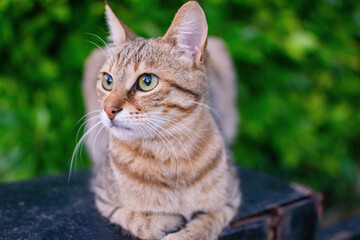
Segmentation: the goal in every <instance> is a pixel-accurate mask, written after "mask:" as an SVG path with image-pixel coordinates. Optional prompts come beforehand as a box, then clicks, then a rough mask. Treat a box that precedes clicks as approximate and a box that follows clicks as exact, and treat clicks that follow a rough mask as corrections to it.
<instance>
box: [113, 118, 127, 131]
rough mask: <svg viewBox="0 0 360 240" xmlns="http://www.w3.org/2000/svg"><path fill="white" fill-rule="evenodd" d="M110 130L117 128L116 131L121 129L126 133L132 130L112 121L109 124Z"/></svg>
mask: <svg viewBox="0 0 360 240" xmlns="http://www.w3.org/2000/svg"><path fill="white" fill-rule="evenodd" d="M110 128H117V129H122V130H127V131H132V129H131V128H130V127H128V126H126V125H124V124H123V123H121V122H119V121H116V120H113V121H111V123H110Z"/></svg>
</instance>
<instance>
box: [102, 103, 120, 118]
mask: <svg viewBox="0 0 360 240" xmlns="http://www.w3.org/2000/svg"><path fill="white" fill-rule="evenodd" d="M104 110H105V112H106V114H107V115H108V117H109V119H110V120H113V119H114V118H115V115H116V114H117V113H118V112H120V111H121V110H122V108H120V107H117V106H110V107H104Z"/></svg>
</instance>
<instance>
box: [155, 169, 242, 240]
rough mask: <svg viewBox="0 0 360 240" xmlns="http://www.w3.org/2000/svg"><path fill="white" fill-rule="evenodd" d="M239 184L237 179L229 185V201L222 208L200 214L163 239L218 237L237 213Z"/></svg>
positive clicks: (212, 239)
mask: <svg viewBox="0 0 360 240" xmlns="http://www.w3.org/2000/svg"><path fill="white" fill-rule="evenodd" d="M231 174H232V175H234V174H235V171H234V170H232V171H231ZM229 175H230V174H229ZM234 176H235V175H234ZM235 179H236V178H235ZM238 186H239V182H238V181H235V182H234V183H233V185H232V186H229V189H228V198H227V202H226V204H225V205H224V206H223V207H222V208H221V209H219V210H217V211H212V212H206V213H200V214H198V215H197V216H196V217H195V218H194V219H193V220H191V221H190V222H188V223H187V224H186V226H185V228H183V229H182V230H180V231H179V232H176V233H171V234H168V235H166V236H165V237H164V238H162V240H192V239H196V240H216V239H218V236H219V234H220V233H221V231H222V230H223V229H224V228H225V227H226V226H228V225H229V223H230V221H231V220H232V219H233V217H234V216H235V214H236V213H237V210H238V207H239V205H240V202H241V193H240V191H239V187H238Z"/></svg>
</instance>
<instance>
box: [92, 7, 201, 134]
mask: <svg viewBox="0 0 360 240" xmlns="http://www.w3.org/2000/svg"><path fill="white" fill-rule="evenodd" d="M106 18H107V23H108V27H109V30H110V40H111V41H112V47H111V49H110V51H111V54H110V56H109V57H108V58H107V60H106V62H105V64H104V65H103V66H102V68H101V70H100V74H99V78H98V81H97V85H96V89H97V95H98V100H99V102H100V106H101V120H102V122H103V124H104V125H105V126H106V127H107V128H108V129H109V131H110V132H111V133H112V134H113V135H114V136H116V137H117V138H119V139H122V140H129V139H141V138H149V137H153V136H156V135H157V136H158V137H160V138H161V136H164V135H168V134H171V131H173V130H174V129H176V128H177V129H178V130H179V131H180V130H181V128H182V127H184V126H185V127H186V125H188V124H190V123H191V121H194V120H195V118H193V120H192V117H191V116H192V115H194V116H195V115H196V112H197V109H198V108H199V102H204V101H205V100H206V97H207V91H208V79H207V73H206V66H205V65H206V42H207V23H206V18H205V14H204V12H203V10H202V9H201V7H200V6H199V4H198V3H196V2H195V1H190V2H187V3H185V4H184V5H183V6H182V7H181V8H180V9H179V11H178V12H177V14H176V15H175V18H174V20H173V22H172V24H171V26H170V28H169V29H168V31H167V32H166V34H165V35H164V36H163V37H159V38H156V39H143V38H140V37H137V36H136V35H135V34H134V33H132V32H131V30H129V28H128V27H126V26H125V25H124V24H123V23H122V22H121V21H120V20H119V19H118V18H117V17H116V16H115V14H114V13H113V12H112V10H111V9H110V7H109V6H108V5H106ZM186 121H187V122H186ZM176 125H178V126H176Z"/></svg>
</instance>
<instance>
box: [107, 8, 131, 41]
mask: <svg viewBox="0 0 360 240" xmlns="http://www.w3.org/2000/svg"><path fill="white" fill-rule="evenodd" d="M105 16H106V22H107V25H108V28H109V30H110V36H109V40H110V41H111V42H112V43H114V44H115V45H121V44H123V43H125V42H127V41H132V40H135V38H136V35H135V33H133V32H132V31H131V30H130V29H129V28H128V27H127V26H126V25H125V24H124V23H123V22H122V21H120V19H118V18H117V17H116V15H115V14H114V12H113V11H112V10H111V8H110V6H109V5H108V4H107V2H106V3H105Z"/></svg>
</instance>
